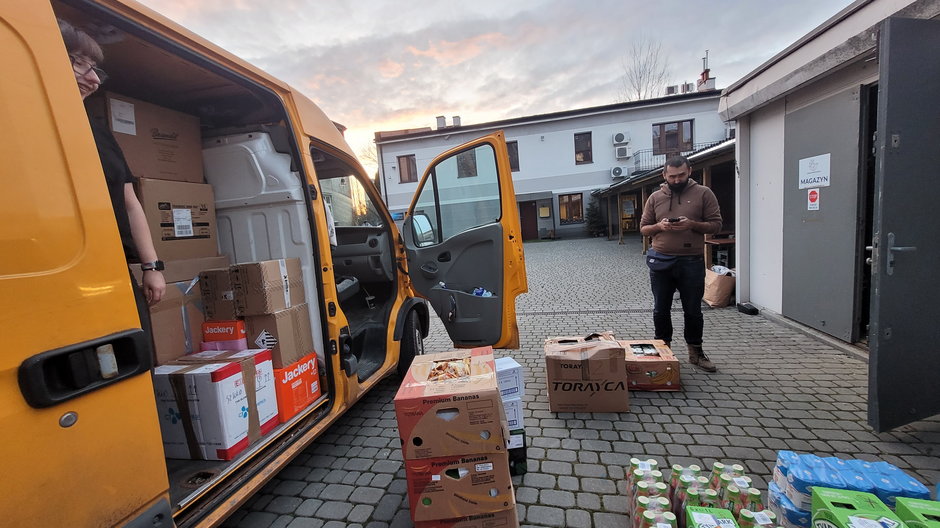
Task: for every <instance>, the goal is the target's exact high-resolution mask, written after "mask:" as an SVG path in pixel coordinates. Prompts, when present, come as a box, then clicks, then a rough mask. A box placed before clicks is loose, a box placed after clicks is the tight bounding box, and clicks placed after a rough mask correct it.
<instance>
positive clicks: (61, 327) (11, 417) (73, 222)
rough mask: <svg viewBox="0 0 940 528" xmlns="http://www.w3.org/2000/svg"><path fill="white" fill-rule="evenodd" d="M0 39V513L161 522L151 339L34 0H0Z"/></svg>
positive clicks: (45, 15) (162, 472)
mask: <svg viewBox="0 0 940 528" xmlns="http://www.w3.org/2000/svg"><path fill="white" fill-rule="evenodd" d="M0 48H2V49H3V56H4V65H5V67H6V68H8V69H9V72H16V73H15V74H8V75H6V76H5V77H4V80H3V82H0V100H2V103H0V122H3V123H4V124H5V125H6V126H4V127H2V129H0V158H2V159H3V164H4V168H3V184H4V190H3V194H2V195H0V210H2V213H0V215H2V217H3V219H4V221H3V222H0V335H3V336H4V337H5V339H6V343H5V345H6V346H4V350H3V353H2V354H0V401H2V402H3V407H4V408H3V412H2V413H0V431H2V432H3V433H2V434H3V452H4V455H3V475H4V480H5V482H6V484H5V485H4V486H3V492H2V493H0V524H2V525H4V526H114V525H118V524H120V525H122V526H123V525H130V526H160V527H164V526H165V527H169V526H172V525H173V521H172V519H171V517H170V504H169V502H168V500H167V499H166V492H167V489H168V487H169V484H168V480H167V474H166V463H165V460H164V458H163V444H162V439H161V435H160V427H159V421H158V418H157V412H156V405H155V403H154V392H153V384H152V383H151V379H150V372H149V371H150V366H151V362H152V359H151V350H150V346H149V344H147V342H146V339H145V338H144V336H143V332H142V331H141V330H140V321H139V319H138V316H137V310H136V307H135V303H134V296H133V291H132V289H131V283H130V281H131V278H130V275H129V272H128V269H127V265H126V262H125V257H124V252H123V251H122V250H121V243H120V239H119V236H118V230H117V225H116V223H115V219H114V210H113V208H112V206H111V200H110V198H109V196H108V190H107V187H106V186H105V179H104V176H103V175H102V169H101V161H100V160H99V158H98V153H97V150H96V148H95V143H94V140H93V138H92V133H91V129H90V128H89V124H88V117H87V116H86V115H85V110H84V107H83V106H82V102H81V98H80V95H79V92H78V88H77V86H76V82H75V78H74V76H73V74H72V72H71V68H70V67H69V59H68V56H67V54H66V51H65V46H64V45H63V43H62V37H61V35H60V33H59V30H58V27H57V26H56V19H55V15H54V13H53V11H52V8H51V6H50V5H49V3H48V2H34V1H31V0H4V2H2V3H0ZM109 357H110V359H111V360H112V361H102V360H101V359H100V358H109ZM106 366H107V367H108V368H105V367H106ZM103 372H104V373H103Z"/></svg>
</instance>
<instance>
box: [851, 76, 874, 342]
mask: <svg viewBox="0 0 940 528" xmlns="http://www.w3.org/2000/svg"><path fill="white" fill-rule="evenodd" d="M861 93H862V100H861V104H862V112H861V113H862V115H861V119H862V122H861V123H860V127H859V129H860V131H861V135H862V137H861V138H859V145H860V146H861V152H860V153H859V157H860V158H861V159H859V169H860V170H859V176H858V177H859V204H858V211H859V218H858V242H857V244H858V251H856V252H855V254H856V255H858V260H857V262H856V263H855V269H856V273H855V280H856V295H855V306H856V309H855V314H856V317H855V325H856V326H855V329H856V330H855V333H856V335H857V336H858V344H860V345H864V346H868V325H869V322H870V321H871V256H872V251H871V247H872V237H873V235H874V208H875V137H876V134H877V130H878V84H877V83H874V84H870V85H868V86H864V87H862V90H861Z"/></svg>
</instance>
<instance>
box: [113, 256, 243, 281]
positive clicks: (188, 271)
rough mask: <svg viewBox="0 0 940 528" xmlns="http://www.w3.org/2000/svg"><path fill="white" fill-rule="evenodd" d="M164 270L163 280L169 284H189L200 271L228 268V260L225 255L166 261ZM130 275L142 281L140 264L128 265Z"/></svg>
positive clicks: (142, 274)
mask: <svg viewBox="0 0 940 528" xmlns="http://www.w3.org/2000/svg"><path fill="white" fill-rule="evenodd" d="M164 264H165V265H166V269H165V270H163V279H164V280H166V282H167V283H168V284H169V283H171V282H182V281H186V282H189V281H191V280H193V279H195V278H196V277H198V276H199V272H201V271H202V270H207V269H213V268H218V267H222V266H228V264H229V260H228V257H226V256H225V255H219V256H216V257H199V258H194V259H183V260H168V261H164ZM130 268H131V273H133V274H134V278H135V279H137V283H138V284H140V283H141V281H142V280H143V276H144V272H143V271H141V269H140V264H130Z"/></svg>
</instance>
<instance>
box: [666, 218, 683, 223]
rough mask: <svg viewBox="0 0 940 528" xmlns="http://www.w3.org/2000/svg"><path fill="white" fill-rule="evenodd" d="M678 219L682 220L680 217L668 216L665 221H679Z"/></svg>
mask: <svg viewBox="0 0 940 528" xmlns="http://www.w3.org/2000/svg"><path fill="white" fill-rule="evenodd" d="M680 220H682V219H681V218H668V219H666V221H667V222H678V221H680Z"/></svg>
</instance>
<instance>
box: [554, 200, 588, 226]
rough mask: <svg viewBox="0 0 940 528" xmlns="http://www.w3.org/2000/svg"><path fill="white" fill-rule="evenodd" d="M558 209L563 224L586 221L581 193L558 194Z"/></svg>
mask: <svg viewBox="0 0 940 528" xmlns="http://www.w3.org/2000/svg"><path fill="white" fill-rule="evenodd" d="M558 211H559V213H560V214H559V216H560V217H561V223H562V224H577V223H579V222H583V221H584V215H583V212H582V209H581V193H578V194H560V195H558Z"/></svg>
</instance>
